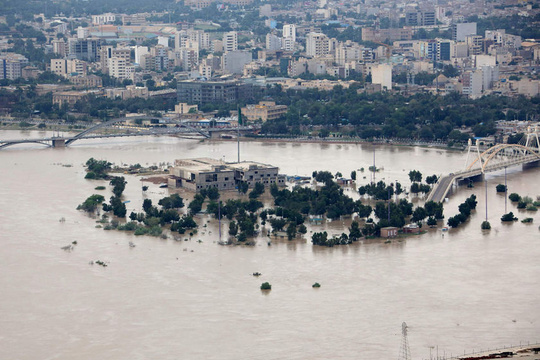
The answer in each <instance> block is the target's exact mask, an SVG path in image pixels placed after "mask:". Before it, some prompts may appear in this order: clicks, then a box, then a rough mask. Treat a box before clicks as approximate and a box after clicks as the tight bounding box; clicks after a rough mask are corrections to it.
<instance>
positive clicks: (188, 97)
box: [178, 80, 252, 104]
mask: <svg viewBox="0 0 540 360" xmlns="http://www.w3.org/2000/svg"><path fill="white" fill-rule="evenodd" d="M250 91H252V87H251V86H250V85H246V84H240V83H237V82H235V81H219V82H218V81H192V80H187V81H179V82H178V101H179V102H187V103H189V104H206V103H234V102H237V101H238V99H239V98H241V99H248V98H250V97H252V96H250Z"/></svg>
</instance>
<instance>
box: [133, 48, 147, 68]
mask: <svg viewBox="0 0 540 360" xmlns="http://www.w3.org/2000/svg"><path fill="white" fill-rule="evenodd" d="M148 53H149V51H148V46H135V63H136V64H140V63H141V56H143V55H146V54H148Z"/></svg>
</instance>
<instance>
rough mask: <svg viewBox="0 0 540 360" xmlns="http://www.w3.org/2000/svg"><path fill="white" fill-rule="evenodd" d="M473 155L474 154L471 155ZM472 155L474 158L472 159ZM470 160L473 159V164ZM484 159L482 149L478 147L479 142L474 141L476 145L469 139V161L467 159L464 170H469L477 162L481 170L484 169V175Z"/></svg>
mask: <svg viewBox="0 0 540 360" xmlns="http://www.w3.org/2000/svg"><path fill="white" fill-rule="evenodd" d="M471 153H472V154H471ZM471 155H472V158H471ZM469 158H471V161H472V162H469ZM484 161H485V160H484V159H483V158H482V153H481V152H480V147H479V145H478V140H475V141H474V145H473V142H472V140H471V139H469V142H468V145H467V159H465V167H464V168H463V170H464V171H465V170H467V169H469V168H470V167H471V165H472V164H474V163H475V162H478V163H479V165H480V168H481V169H482V173H484Z"/></svg>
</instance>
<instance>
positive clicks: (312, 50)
mask: <svg viewBox="0 0 540 360" xmlns="http://www.w3.org/2000/svg"><path fill="white" fill-rule="evenodd" d="M328 47H329V39H328V37H327V36H326V35H325V34H323V33H315V32H310V33H309V34H308V35H307V37H306V54H307V56H311V57H320V56H324V55H327V54H328V52H329V49H328Z"/></svg>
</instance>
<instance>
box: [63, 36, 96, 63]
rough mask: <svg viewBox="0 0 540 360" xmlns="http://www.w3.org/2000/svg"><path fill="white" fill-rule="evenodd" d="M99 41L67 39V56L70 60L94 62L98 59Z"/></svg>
mask: <svg viewBox="0 0 540 360" xmlns="http://www.w3.org/2000/svg"><path fill="white" fill-rule="evenodd" d="M100 43H101V41H100V40H99V39H78V38H70V39H68V56H69V57H70V58H71V59H79V60H85V61H90V62H94V61H96V60H97V59H98V48H99V45H100Z"/></svg>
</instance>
